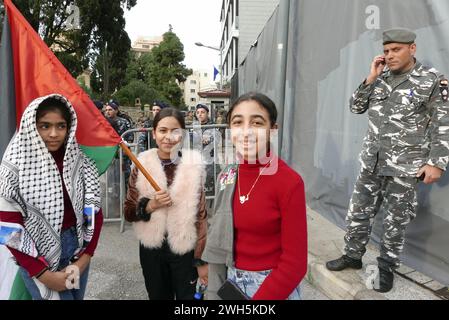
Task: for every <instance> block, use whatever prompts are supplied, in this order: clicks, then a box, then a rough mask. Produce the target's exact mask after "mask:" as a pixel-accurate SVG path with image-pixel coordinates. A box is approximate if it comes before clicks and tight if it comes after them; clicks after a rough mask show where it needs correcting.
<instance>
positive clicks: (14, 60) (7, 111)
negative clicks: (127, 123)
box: [0, 0, 121, 174]
mask: <svg viewBox="0 0 449 320" xmlns="http://www.w3.org/2000/svg"><path fill="white" fill-rule="evenodd" d="M4 5H5V12H6V16H5V21H4V25H3V32H2V42H1V48H0V50H1V51H0V114H1V119H0V157H1V156H3V152H4V151H5V149H6V146H7V145H8V143H9V140H10V139H11V138H12V136H13V134H14V132H15V130H16V127H17V126H18V125H19V124H20V118H21V116H22V113H23V111H24V110H25V108H26V107H27V106H28V105H29V103H30V102H31V101H33V100H34V99H36V98H38V97H41V96H45V95H48V94H50V93H59V94H61V95H63V96H65V97H66V98H67V99H69V101H70V102H71V103H72V105H73V107H74V108H75V110H76V113H77V116H78V128H77V132H76V138H77V141H78V143H79V144H80V146H81V148H82V149H83V151H84V152H85V154H86V155H87V156H89V157H90V158H92V159H93V160H95V162H96V164H97V168H98V171H99V172H100V174H102V173H104V172H105V171H106V169H107V168H108V167H109V165H110V163H111V162H112V160H113V158H114V155H115V153H116V151H117V148H118V144H119V143H120V142H121V138H120V136H119V135H118V134H117V133H116V132H115V131H114V129H113V128H112V127H111V125H110V124H109V123H108V121H106V120H105V119H104V117H103V115H102V114H101V112H100V111H99V110H98V109H97V108H96V107H95V105H94V103H93V102H92V100H91V99H90V97H89V96H88V95H87V94H86V93H85V92H84V91H83V89H82V88H81V87H80V86H79V84H78V82H77V81H76V80H75V79H74V78H73V77H72V76H71V75H70V73H69V72H68V71H67V70H66V69H65V67H64V66H63V64H62V63H61V62H60V61H59V60H58V59H57V58H56V56H55V55H54V54H53V52H51V50H50V49H49V48H48V47H47V45H46V44H45V42H44V41H43V40H42V39H41V38H40V37H39V35H38V34H37V33H36V32H35V31H34V29H33V28H32V27H31V25H30V24H29V23H28V22H27V21H26V19H25V18H24V17H23V16H22V14H21V13H20V11H19V10H17V8H16V7H15V6H14V5H13V4H12V1H11V0H5V1H4Z"/></svg>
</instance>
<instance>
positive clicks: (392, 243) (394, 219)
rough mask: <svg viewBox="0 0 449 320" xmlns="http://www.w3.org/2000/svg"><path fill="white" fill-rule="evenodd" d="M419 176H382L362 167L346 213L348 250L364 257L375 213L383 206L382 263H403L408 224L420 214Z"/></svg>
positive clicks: (387, 266) (391, 266) (394, 265)
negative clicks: (402, 253)
mask: <svg viewBox="0 0 449 320" xmlns="http://www.w3.org/2000/svg"><path fill="white" fill-rule="evenodd" d="M417 184H418V179H417V178H414V177H387V176H378V175H377V173H376V172H374V173H371V172H369V171H366V170H364V169H362V171H361V172H360V175H359V177H358V178H357V181H356V183H355V187H354V192H353V194H352V198H351V202H350V204H349V210H348V215H347V217H346V222H347V231H346V235H345V243H346V247H345V252H346V255H348V256H349V257H351V258H354V259H361V258H362V256H363V254H364V253H365V252H366V248H365V247H366V244H367V243H368V241H369V237H370V234H371V229H372V226H373V222H374V217H375V216H376V214H377V213H378V212H379V210H380V209H383V210H382V211H383V212H384V213H385V215H384V217H383V234H382V239H381V248H380V257H379V258H378V259H377V260H378V263H379V267H381V268H382V269H385V270H390V271H391V270H393V269H396V268H398V267H399V265H400V260H399V255H400V253H401V252H402V250H403V247H404V240H405V239H404V238H405V228H406V226H407V225H408V224H409V223H410V221H411V220H413V218H415V216H416V209H417V205H418V203H417V194H416V187H417Z"/></svg>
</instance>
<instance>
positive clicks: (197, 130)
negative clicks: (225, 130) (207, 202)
mask: <svg viewBox="0 0 449 320" xmlns="http://www.w3.org/2000/svg"><path fill="white" fill-rule="evenodd" d="M195 116H196V118H197V120H198V121H194V123H193V127H194V128H193V129H192V144H193V148H194V149H197V150H199V151H200V152H201V154H202V159H203V162H204V163H205V164H206V181H205V183H204V191H205V193H206V196H213V195H214V192H215V181H216V179H217V175H218V174H219V173H220V171H221V169H220V166H219V161H218V150H220V149H221V139H220V137H221V135H220V131H219V130H218V129H215V128H209V129H206V128H204V127H202V126H206V125H213V124H214V123H213V122H212V121H211V120H210V118H209V108H208V107H207V106H206V105H204V104H201V103H200V104H198V105H197V106H196V111H195ZM215 148H217V150H215Z"/></svg>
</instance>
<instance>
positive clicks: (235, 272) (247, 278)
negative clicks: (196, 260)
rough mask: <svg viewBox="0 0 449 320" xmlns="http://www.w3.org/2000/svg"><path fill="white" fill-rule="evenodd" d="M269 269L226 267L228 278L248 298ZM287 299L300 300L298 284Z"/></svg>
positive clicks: (267, 273)
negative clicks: (254, 269) (251, 269)
mask: <svg viewBox="0 0 449 320" xmlns="http://www.w3.org/2000/svg"><path fill="white" fill-rule="evenodd" d="M270 272H271V270H265V271H245V270H239V269H236V268H228V275H227V276H228V279H229V280H232V281H234V283H236V284H237V285H238V286H239V288H240V289H241V290H242V291H243V292H244V293H245V294H246V295H247V296H248V297H250V298H252V297H253V296H254V294H255V293H256V292H257V290H258V289H259V287H260V286H261V285H262V282H263V281H264V280H265V278H266V277H267V276H268V275H269V274H270ZM287 300H301V290H300V285H298V286H297V287H296V288H295V289H294V290H293V292H292V293H290V295H289V296H288V298H287Z"/></svg>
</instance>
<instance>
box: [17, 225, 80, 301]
mask: <svg viewBox="0 0 449 320" xmlns="http://www.w3.org/2000/svg"><path fill="white" fill-rule="evenodd" d="M77 248H78V238H77V235H76V229H75V227H72V228H70V229H67V230H65V231H63V232H62V234H61V259H60V260H59V267H58V270H62V269H64V268H65V267H67V266H68V265H69V264H70V259H71V258H72V257H73V254H74V253H75V250H76V249H77ZM19 271H20V274H21V276H22V278H23V281H24V282H25V286H26V288H27V289H28V292H29V293H30V295H31V297H32V298H33V300H42V296H41V294H40V292H39V289H38V287H37V286H36V283H35V282H34V280H33V279H31V278H30V276H29V274H28V271H26V270H25V269H24V268H22V267H20V269H19ZM88 274H89V266H88V267H87V268H86V269H85V270H84V272H83V274H81V275H80V288H79V289H71V290H65V291H61V292H59V297H60V298H61V300H83V298H84V293H85V292H86V286H87V278H88Z"/></svg>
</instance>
